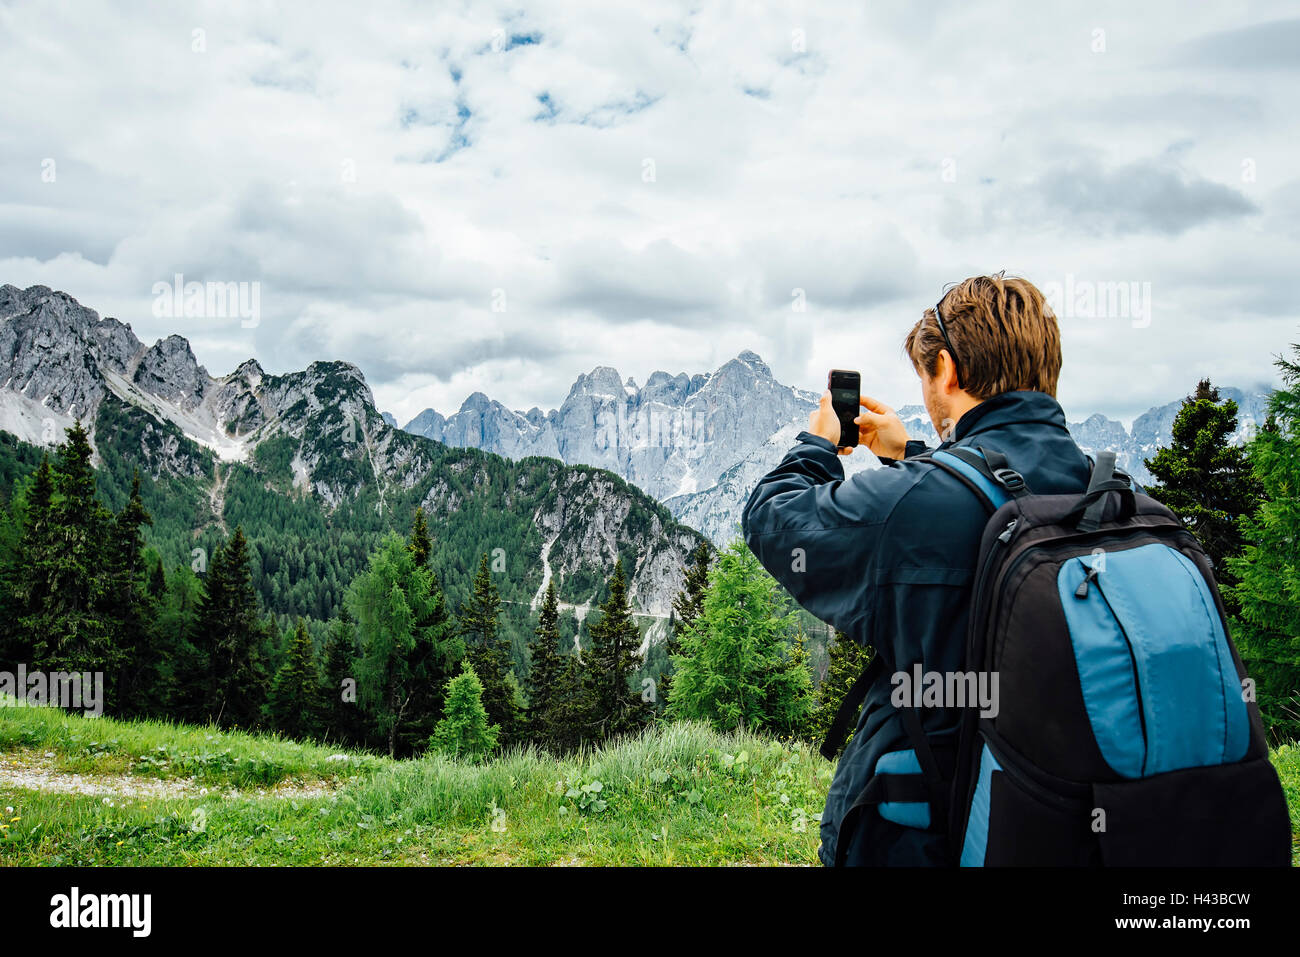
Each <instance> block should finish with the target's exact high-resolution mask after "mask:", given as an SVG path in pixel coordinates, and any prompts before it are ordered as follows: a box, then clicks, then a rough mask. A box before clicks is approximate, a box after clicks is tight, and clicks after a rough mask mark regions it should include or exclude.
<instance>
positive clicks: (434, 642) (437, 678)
mask: <svg viewBox="0 0 1300 957" xmlns="http://www.w3.org/2000/svg"><path fill="white" fill-rule="evenodd" d="M412 557H414V558H416V559H417V560H418V557H419V555H418V553H413V556H412ZM417 567H418V569H419V570H420V571H421V572H424V573H425V574H427V575H428V592H427V602H426V603H425V605H424V610H423V612H422V613H421V614H420V615H419V616H417V618H416V622H415V634H416V636H417V637H416V641H415V644H414V646H413V647H412V648H411V651H410V653H409V655H408V656H407V668H408V670H409V673H410V675H411V687H412V692H411V701H410V705H409V707H408V708H407V711H406V720H405V722H404V723H403V726H402V728H401V729H400V731H399V733H398V742H399V745H400V747H401V748H402V750H403V751H404V753H408V754H410V753H416V752H418V751H421V750H423V749H424V748H425V746H426V745H427V743H428V740H429V735H430V734H431V733H432V732H433V728H434V726H435V725H436V724H437V721H438V718H439V716H440V715H441V714H442V713H443V707H444V703H445V698H446V693H447V685H448V683H449V682H450V680H451V678H452V677H453V676H454V674H455V672H454V671H453V668H454V667H455V665H456V663H457V661H458V660H459V659H460V658H461V657H463V645H462V644H461V643H460V642H459V640H458V639H457V638H456V628H457V625H456V622H455V621H454V620H453V619H452V615H451V612H450V610H449V609H448V608H447V599H446V596H445V595H444V594H443V591H442V587H441V585H440V583H439V581H438V576H437V575H436V574H435V573H434V572H433V570H432V569H430V568H428V567H427V565H426V566H417Z"/></svg>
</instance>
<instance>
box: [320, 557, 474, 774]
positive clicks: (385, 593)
mask: <svg viewBox="0 0 1300 957" xmlns="http://www.w3.org/2000/svg"><path fill="white" fill-rule="evenodd" d="M441 601H442V595H441V592H440V591H438V590H437V589H436V586H435V582H434V578H433V575H432V573H431V572H430V571H429V570H428V569H427V568H420V567H418V566H417V565H416V564H415V556H414V555H413V554H412V552H411V550H410V549H409V548H407V546H406V542H404V541H403V540H402V539H401V538H400V537H398V536H397V535H395V534H390V535H389V536H388V537H386V538H385V539H384V541H383V543H382V544H381V545H380V547H379V548H378V549H377V550H376V551H375V552H374V553H373V554H372V555H371V556H370V564H369V567H368V568H367V569H366V571H364V572H362V573H361V574H360V575H358V576H357V577H356V578H355V579H354V580H353V582H352V585H351V586H350V587H349V588H348V592H347V596H346V598H345V605H346V607H347V609H348V611H349V613H350V614H351V615H352V617H353V619H355V621H356V623H357V635H358V639H359V642H360V647H361V653H360V657H359V659H358V661H357V667H356V671H357V688H358V693H359V700H360V702H361V704H362V706H363V707H365V708H366V710H367V713H368V714H369V715H370V716H371V717H372V719H373V720H374V723H375V727H376V730H377V732H378V733H379V735H380V737H381V738H382V740H383V741H384V744H385V745H386V747H387V749H388V753H389V755H390V756H394V757H395V756H396V755H397V751H398V745H399V743H403V742H404V738H403V735H404V734H405V732H406V731H407V730H408V728H409V727H410V726H411V722H412V720H413V717H414V716H415V715H416V711H417V709H418V704H419V702H420V700H421V697H422V695H424V694H425V693H426V692H427V690H428V689H427V687H424V686H425V685H427V683H428V680H429V679H428V677H427V675H425V674H422V673H421V668H420V664H419V663H420V662H424V661H428V660H433V661H434V662H436V663H437V665H438V666H439V667H441V668H446V667H449V666H450V663H451V662H452V661H455V660H457V659H459V657H460V656H461V654H462V648H463V646H462V645H461V643H460V641H459V639H458V638H457V637H456V636H455V635H454V634H453V633H452V632H453V628H452V625H451V623H450V621H449V620H448V618H447V616H446V615H445V614H439V613H438V612H437V610H436V608H435V606H436V605H438V604H439V603H440V602H441ZM403 746H405V745H403Z"/></svg>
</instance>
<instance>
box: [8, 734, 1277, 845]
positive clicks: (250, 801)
mask: <svg viewBox="0 0 1300 957" xmlns="http://www.w3.org/2000/svg"><path fill="white" fill-rule="evenodd" d="M340 753H346V754H347V755H348V759H347V760H344V761H340V760H334V761H331V760H329V759H330V757H331V756H333V755H338V754H340ZM47 754H50V755H53V757H50V758H46V757H45V755H47ZM15 756H19V757H23V758H25V759H32V760H39V761H40V762H42V763H43V764H45V765H46V766H49V767H52V768H54V769H56V770H58V771H66V772H75V773H79V774H83V775H87V776H89V777H90V778H91V779H93V778H94V776H96V775H122V774H128V773H129V774H131V775H133V776H135V777H140V778H157V779H161V780H168V779H188V778H190V776H191V775H192V776H193V778H194V782H195V783H204V784H206V785H209V786H216V788H217V790H214V791H213V792H212V793H210V794H207V795H193V794H191V795H187V796H183V797H174V798H159V799H136V798H131V799H123V798H118V797H112V798H107V799H106V798H103V797H100V796H83V795H73V794H63V793H51V792H38V791H33V790H27V789H20V788H14V787H10V788H6V787H4V786H0V813H2V814H3V817H2V818H0V865H139V864H150V865H184V866H196V865H197V866H203V865H322V864H324V865H356V864H360V865H380V864H525V865H716V864H749V865H783V864H791V865H814V864H816V863H817V858H816V847H817V844H818V825H817V814H818V813H819V812H820V811H821V808H822V805H823V802H824V801H825V796H826V789H827V787H828V786H829V783H830V778H831V772H832V770H833V767H832V765H830V764H828V763H827V762H825V761H823V760H822V759H821V758H820V757H819V756H818V755H817V754H816V753H815V752H813V751H811V750H810V749H809V748H808V747H807V746H806V745H800V744H798V743H789V742H778V741H775V740H773V739H771V738H767V737H762V736H755V735H748V734H732V735H722V734H718V733H716V732H714V731H712V730H710V729H708V728H707V727H705V726H703V725H698V724H674V725H667V726H660V727H656V728H653V729H651V730H649V731H647V732H646V733H645V734H643V735H642V736H640V737H638V738H635V739H632V740H628V741H624V742H621V743H618V744H615V745H612V746H610V747H608V748H604V749H600V750H596V751H588V752H584V753H581V754H577V755H574V756H572V757H570V758H568V759H565V760H559V761H557V760H555V759H554V758H551V757H549V756H547V755H543V754H539V753H537V752H535V751H532V750H525V751H516V752H512V753H509V754H506V755H504V756H501V757H498V758H497V759H495V760H493V761H491V762H489V763H486V764H483V765H470V764H464V763H459V762H456V761H452V760H449V759H446V758H443V757H441V756H430V757H426V758H422V759H420V760H415V761H390V760H388V759H387V758H380V757H376V756H374V755H369V754H361V753H356V752H340V751H337V750H335V749H330V748H326V747H319V746H315V745H304V744H298V743H295V742H292V741H285V740H283V739H280V738H276V737H272V736H258V735H249V734H243V733H240V732H221V731H218V730H216V729H214V728H196V727H186V726H179V725H169V724H166V723H161V722H124V721H116V720H112V719H107V718H100V719H97V720H91V719H86V718H81V717H75V716H68V715H65V714H63V713H61V712H59V711H56V710H53V709H37V708H0V757H8V758H10V759H13V758H14V757H15ZM1273 760H1274V764H1275V765H1276V767H1277V769H1278V774H1279V776H1280V777H1281V779H1282V783H1283V787H1284V788H1285V789H1286V793H1287V799H1288V802H1289V804H1290V808H1291V820H1292V829H1293V833H1294V834H1296V835H1300V747H1297V746H1295V745H1289V746H1288V745H1284V746H1282V747H1281V748H1279V749H1278V750H1277V751H1275V752H1274V753H1273ZM312 782H327V783H330V784H331V785H337V788H336V789H334V790H332V791H328V792H327V793H325V794H324V796H312V797H302V796H293V792H290V796H287V797H272V796H268V795H266V794H264V793H255V792H254V791H252V790H250V789H253V788H258V789H260V788H266V787H268V786H273V785H276V784H281V785H289V784H298V783H302V784H311V783H312ZM596 782H599V786H598V787H597V784H596ZM231 789H235V790H234V791H233V793H232V791H231ZM309 793H314V792H309ZM9 807H12V808H13V810H12V811H7V810H6V809H7V808H9ZM1293 846H1294V848H1295V853H1296V862H1297V864H1300V837H1297V838H1296V839H1295V843H1294V845H1293Z"/></svg>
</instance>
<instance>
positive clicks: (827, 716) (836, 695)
mask: <svg viewBox="0 0 1300 957" xmlns="http://www.w3.org/2000/svg"><path fill="white" fill-rule="evenodd" d="M827 654H828V657H829V659H830V661H829V664H828V665H827V667H826V677H825V678H824V679H822V683H821V685H820V686H819V687H818V688H817V710H816V711H814V712H813V715H812V718H811V719H810V720H809V724H808V732H809V735H810V736H811V737H812V738H813V740H814V741H818V742H820V741H821V740H823V739H825V737H826V734H827V732H828V731H830V729H831V723H832V722H834V720H835V716H836V715H837V714H839V710H840V705H841V704H842V703H843V702H844V696H845V695H846V694H848V693H849V689H850V688H852V687H853V683H854V682H855V681H857V680H858V678H859V677H861V675H862V672H864V671H866V670H867V665H869V664H870V663H871V649H870V648H868V647H865V646H863V645H860V644H858V643H857V642H856V641H854V640H853V639H851V638H850V637H849V636H848V635H846V634H844V632H842V631H838V630H837V631H836V632H835V637H834V639H833V640H832V641H831V643H830V647H829V648H828V649H827ZM837 743H838V744H839V745H840V747H843V746H844V745H845V744H847V743H848V739H847V738H846V739H845V740H844V741H841V742H837Z"/></svg>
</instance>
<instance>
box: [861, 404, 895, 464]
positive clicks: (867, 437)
mask: <svg viewBox="0 0 1300 957" xmlns="http://www.w3.org/2000/svg"><path fill="white" fill-rule="evenodd" d="M858 401H859V402H861V403H862V407H863V408H864V409H866V410H867V411H865V412H863V413H862V414H861V415H860V416H858V417H857V418H856V419H854V420H853V421H854V422H856V423H857V424H858V444H859V445H865V446H866V447H867V448H869V449H871V451H872V452H874V453H875V454H876V455H878V456H879V457H880V458H882V459H901V458H902V457H903V455H904V453H905V452H906V451H907V428H906V427H905V426H904V425H903V420H902V419H900V418H899V417H898V413H897V412H895V411H894V410H893V409H891V408H890V407H889V406H887V405H885V403H883V402H880V401H878V400H876V399H873V398H871V396H869V395H863V396H859V397H858Z"/></svg>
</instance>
